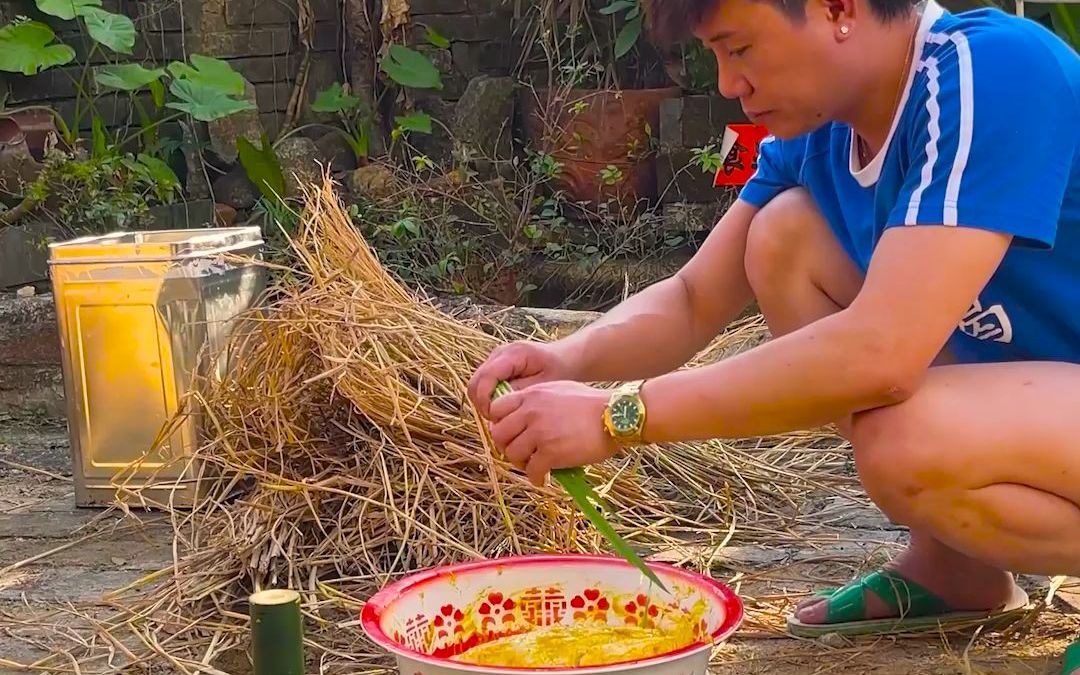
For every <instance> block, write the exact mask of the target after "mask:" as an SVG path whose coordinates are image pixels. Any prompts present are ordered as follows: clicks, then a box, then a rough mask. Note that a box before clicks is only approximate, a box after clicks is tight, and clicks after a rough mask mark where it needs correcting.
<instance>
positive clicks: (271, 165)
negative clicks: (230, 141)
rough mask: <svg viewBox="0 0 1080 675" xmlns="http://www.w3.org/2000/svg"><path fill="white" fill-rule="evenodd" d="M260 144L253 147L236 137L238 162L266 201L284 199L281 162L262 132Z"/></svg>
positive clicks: (280, 200)
mask: <svg viewBox="0 0 1080 675" xmlns="http://www.w3.org/2000/svg"><path fill="white" fill-rule="evenodd" d="M260 145H261V147H258V148H257V147H255V145H254V144H253V143H252V142H251V141H249V140H248V139H246V138H244V137H243V136H240V137H239V138H237V139H236V150H237V153H238V154H239V157H240V164H241V165H242V166H243V167H244V171H245V172H246V173H247V176H248V178H249V179H250V180H251V182H252V183H254V184H255V187H256V188H258V190H259V193H260V194H262V196H263V197H264V198H266V200H267V201H269V202H270V203H273V204H277V203H279V202H282V201H283V200H284V199H285V174H284V173H282V171H281V163H280V162H279V161H278V158H277V155H276V154H275V153H274V146H273V144H272V143H271V142H270V139H269V138H268V137H267V135H266V134H263V136H262V139H261V140H260Z"/></svg>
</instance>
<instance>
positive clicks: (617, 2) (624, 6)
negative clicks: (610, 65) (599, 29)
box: [600, 0, 644, 58]
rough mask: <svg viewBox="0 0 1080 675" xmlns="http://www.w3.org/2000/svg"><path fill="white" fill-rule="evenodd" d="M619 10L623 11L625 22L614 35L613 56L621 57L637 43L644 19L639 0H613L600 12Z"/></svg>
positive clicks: (615, 11)
mask: <svg viewBox="0 0 1080 675" xmlns="http://www.w3.org/2000/svg"><path fill="white" fill-rule="evenodd" d="M619 12H622V13H623V20H624V21H625V23H624V24H623V26H622V28H621V29H620V30H619V34H618V35H617V36H615V58H621V57H623V56H624V55H626V53H627V52H629V51H630V50H631V49H633V47H634V45H635V44H637V41H638V38H639V37H641V30H642V27H643V21H644V15H643V14H642V12H641V2H640V0H614V1H613V2H612V3H611V4H609V5H607V6H606V7H603V8H602V9H601V10H600V13H601V14H607V15H614V14H618V13H619Z"/></svg>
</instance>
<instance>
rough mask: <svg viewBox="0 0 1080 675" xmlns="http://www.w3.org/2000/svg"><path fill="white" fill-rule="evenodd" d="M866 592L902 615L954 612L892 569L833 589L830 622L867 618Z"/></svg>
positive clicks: (828, 604) (846, 621) (871, 574)
mask: <svg viewBox="0 0 1080 675" xmlns="http://www.w3.org/2000/svg"><path fill="white" fill-rule="evenodd" d="M866 591H870V592H871V593H873V594H874V595H876V596H878V597H879V598H881V600H882V601H883V602H884V603H885V604H886V605H887V606H888V607H889V608H890V609H891V610H892V611H893V612H896V613H897V614H898V615H899V617H900V618H903V617H917V616H933V615H937V614H946V613H948V612H949V611H950V609H949V606H948V605H946V604H945V601H944V600H942V599H941V598H940V597H938V596H937V595H935V594H934V593H931V592H930V591H929V590H927V589H926V588H924V587H923V586H921V585H919V584H917V583H915V582H914V581H911V580H910V579H905V578H904V577H901V576H899V575H898V574H895V573H893V572H890V571H888V570H879V571H877V572H872V573H870V574H868V575H866V576H864V577H862V578H860V579H856V580H855V581H852V582H851V583H849V584H848V585H846V586H844V587H843V588H840V589H838V590H836V591H835V592H833V593H832V594H831V595H830V596H829V598H828V599H827V600H826V601H825V602H826V603H827V614H826V622H827V623H848V622H851V621H862V620H864V619H865V618H866V593H865V592H866ZM1078 657H1080V654H1078Z"/></svg>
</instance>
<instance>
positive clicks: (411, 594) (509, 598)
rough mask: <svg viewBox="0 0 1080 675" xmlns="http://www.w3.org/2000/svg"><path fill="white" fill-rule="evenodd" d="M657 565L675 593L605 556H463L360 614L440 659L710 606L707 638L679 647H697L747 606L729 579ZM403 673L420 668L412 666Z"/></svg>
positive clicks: (731, 624)
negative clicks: (521, 637) (555, 628)
mask: <svg viewBox="0 0 1080 675" xmlns="http://www.w3.org/2000/svg"><path fill="white" fill-rule="evenodd" d="M656 567H657V569H658V570H660V571H663V572H664V573H665V583H666V584H667V585H668V587H669V588H671V589H672V591H673V596H668V595H666V594H664V593H663V592H662V591H661V590H659V589H650V588H649V584H648V582H647V581H646V580H643V578H642V577H641V575H640V573H639V572H638V571H637V570H635V569H633V568H631V567H630V566H629V565H627V564H626V563H625V562H623V561H621V560H618V559H614V558H608V557H605V556H577V555H570V556H559V555H552V556H522V557H518V558H509V559H503V560H498V559H496V560H491V561H483V562H480V563H466V564H465V565H459V566H455V567H451V568H444V569H442V570H431V571H428V572H421V573H418V574H417V575H414V576H413V577H410V578H409V579H405V580H403V581H401V582H398V583H397V584H393V585H391V586H388V587H387V588H386V589H384V590H383V591H381V592H380V593H379V594H376V596H375V597H374V598H372V599H371V600H370V601H369V602H368V603H367V605H366V606H365V608H364V611H363V616H362V623H363V625H364V629H365V631H367V632H368V634H369V635H371V636H372V637H373V639H375V641H376V643H378V644H380V645H382V646H384V647H385V648H386V649H388V650H389V651H391V652H394V653H397V654H398V655H399V656H405V657H406V658H408V659H410V660H411V661H410V666H414V665H415V666H423V665H424V664H429V665H433V666H441V665H442V664H445V663H446V660H447V659H450V658H452V657H454V656H457V655H460V654H461V653H463V652H465V651H466V650H468V649H471V648H472V647H474V646H476V645H478V644H482V643H484V642H488V641H491V640H494V639H497V638H500V637H504V636H507V635H512V634H516V633H521V632H525V631H528V630H531V629H532V628H535V627H544V626H551V625H554V624H565V625H570V624H574V623H579V622H586V621H587V622H601V623H606V624H609V625H613V626H620V625H647V626H660V627H663V626H664V625H665V624H669V625H670V624H671V623H672V621H673V619H674V618H675V617H676V616H680V615H681V616H685V614H686V613H687V612H702V611H703V615H702V616H701V619H700V622H699V623H698V626H697V628H698V635H699V637H700V642H699V643H698V644H695V645H692V646H690V647H687V648H685V649H684V650H680V652H685V653H687V654H691V653H693V654H698V653H699V652H700V651H701V650H702V649H706V650H707V649H708V644H709V643H710V642H711V641H715V640H717V639H726V637H728V636H729V635H730V634H731V633H732V632H733V631H734V630H735V628H736V627H737V626H738V624H739V623H740V622H741V620H742V605H741V603H740V602H739V601H738V598H736V597H735V596H734V594H733V593H731V592H730V590H728V589H727V587H725V586H722V585H721V584H717V583H716V582H713V581H712V580H710V579H707V578H706V577H702V576H700V575H696V574H694V573H692V572H687V571H685V570H680V569H678V568H675V567H671V566H665V565H657V566H656ZM678 654H679V652H677V653H675V654H672V655H668V656H665V657H655V658H656V659H665V658H676V657H677V656H678ZM686 665H687V666H689V665H690V664H686ZM606 668H607V667H606V666H605V667H601V668H600V669H601V670H603V669H606ZM690 669H693V667H691V668H688V670H690ZM469 670H475V671H477V672H479V671H490V672H494V671H499V672H504V671H506V670H508V669H494V670H491V669H486V668H483V667H476V668H471V667H470V669H469ZM509 670H518V669H509ZM525 670H529V669H525ZM541 670H543V669H541ZM405 673H406V674H408V675H416V673H415V671H414V668H413V667H410V669H409V670H408V671H405Z"/></svg>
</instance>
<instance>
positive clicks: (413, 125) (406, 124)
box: [394, 112, 431, 134]
mask: <svg viewBox="0 0 1080 675" xmlns="http://www.w3.org/2000/svg"><path fill="white" fill-rule="evenodd" d="M394 121H395V122H396V123H397V125H398V127H399V128H400V129H401V130H402V131H414V132H416V133H420V134H430V133H431V115H429V114H427V113H423V112H418V113H413V114H411V115H401V116H398V117H395V118H394Z"/></svg>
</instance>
